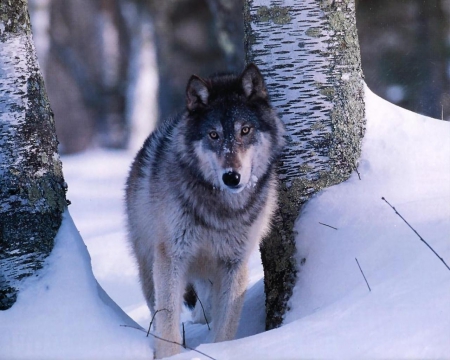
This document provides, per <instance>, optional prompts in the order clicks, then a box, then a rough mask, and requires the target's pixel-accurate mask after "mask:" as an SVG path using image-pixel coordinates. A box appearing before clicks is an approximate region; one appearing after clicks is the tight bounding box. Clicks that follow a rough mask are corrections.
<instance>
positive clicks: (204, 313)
mask: <svg viewBox="0 0 450 360" xmlns="http://www.w3.org/2000/svg"><path fill="white" fill-rule="evenodd" d="M210 281H211V280H210ZM211 284H212V283H211ZM192 291H193V292H194V295H195V297H196V298H197V301H198V303H199V304H200V306H201V307H202V311H203V316H204V317H205V321H206V325H208V330H211V328H210V327H209V322H208V319H207V318H206V312H205V308H204V307H203V304H202V302H201V301H200V298H199V297H198V295H197V292H196V291H195V289H194V287H192Z"/></svg>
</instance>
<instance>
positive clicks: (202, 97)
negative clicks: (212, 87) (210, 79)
mask: <svg viewBox="0 0 450 360" xmlns="http://www.w3.org/2000/svg"><path fill="white" fill-rule="evenodd" d="M208 97H209V89H208V85H207V84H206V82H205V81H204V80H203V79H202V78H199V77H198V76H197V75H192V76H191V78H190V79H189V81H188V84H187V87H186V107H187V108H188V110H189V111H193V110H196V109H198V108H199V107H202V106H205V105H207V104H208Z"/></svg>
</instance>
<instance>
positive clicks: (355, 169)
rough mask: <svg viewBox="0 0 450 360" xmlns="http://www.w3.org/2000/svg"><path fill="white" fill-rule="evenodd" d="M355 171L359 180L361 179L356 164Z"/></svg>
mask: <svg viewBox="0 0 450 360" xmlns="http://www.w3.org/2000/svg"><path fill="white" fill-rule="evenodd" d="M355 171H356V173H357V174H358V178H359V180H361V175H360V174H359V171H358V168H357V167H356V166H355Z"/></svg>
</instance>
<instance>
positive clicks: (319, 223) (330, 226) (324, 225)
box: [319, 221, 337, 230]
mask: <svg viewBox="0 0 450 360" xmlns="http://www.w3.org/2000/svg"><path fill="white" fill-rule="evenodd" d="M319 224H320V225H323V226H328V227H329V228H332V229H334V230H337V228H335V227H334V226H331V225H327V224H324V223H321V222H320V221H319Z"/></svg>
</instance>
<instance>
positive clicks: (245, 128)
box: [241, 126, 250, 135]
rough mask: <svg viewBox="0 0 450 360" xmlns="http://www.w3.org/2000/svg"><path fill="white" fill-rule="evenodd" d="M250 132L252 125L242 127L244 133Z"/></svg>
mask: <svg viewBox="0 0 450 360" xmlns="http://www.w3.org/2000/svg"><path fill="white" fill-rule="evenodd" d="M249 132H250V126H243V127H242V129H241V134H242V135H247V134H248V133H249Z"/></svg>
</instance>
